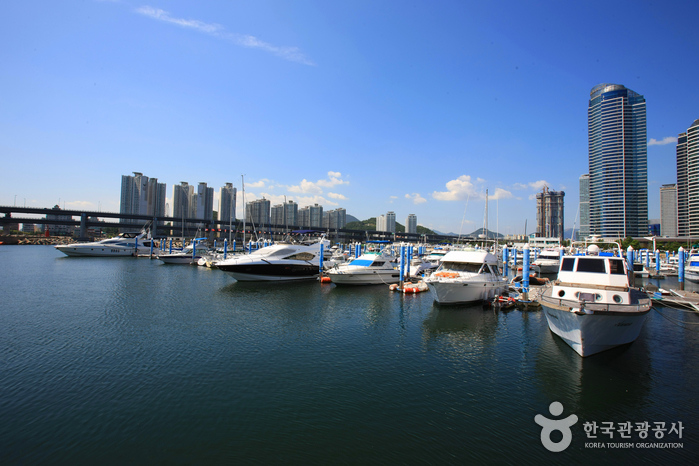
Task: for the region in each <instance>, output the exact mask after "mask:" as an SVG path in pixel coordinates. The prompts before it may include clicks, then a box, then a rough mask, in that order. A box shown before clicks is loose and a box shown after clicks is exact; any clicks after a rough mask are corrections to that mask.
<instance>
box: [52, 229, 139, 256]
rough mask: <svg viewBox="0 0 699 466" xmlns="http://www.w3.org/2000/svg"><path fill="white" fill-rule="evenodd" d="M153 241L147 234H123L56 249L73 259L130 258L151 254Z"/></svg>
mask: <svg viewBox="0 0 699 466" xmlns="http://www.w3.org/2000/svg"><path fill="white" fill-rule="evenodd" d="M151 242H152V240H151V239H150V238H148V237H147V233H146V232H145V231H142V232H141V233H121V234H120V235H119V236H115V237H114V238H109V239H104V240H102V241H95V242H91V243H72V244H59V245H56V246H55V248H56V249H58V250H59V251H61V252H62V253H63V254H65V255H67V256H71V257H129V256H137V255H139V254H150V250H151Z"/></svg>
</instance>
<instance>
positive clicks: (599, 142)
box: [587, 84, 648, 238]
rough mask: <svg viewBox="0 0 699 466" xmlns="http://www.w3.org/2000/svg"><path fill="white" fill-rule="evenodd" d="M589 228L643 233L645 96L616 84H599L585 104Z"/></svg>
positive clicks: (612, 235)
mask: <svg viewBox="0 0 699 466" xmlns="http://www.w3.org/2000/svg"><path fill="white" fill-rule="evenodd" d="M587 122H588V146H589V153H590V159H589V174H590V234H593V235H601V236H603V237H608V238H619V237H621V238H626V237H628V236H636V237H638V236H645V235H647V234H648V157H647V140H646V100H645V98H644V97H643V96H642V95H640V94H637V93H636V92H634V91H632V90H631V89H627V88H626V87H624V86H622V85H620V84H599V85H597V86H595V87H594V88H592V91H590V102H589V105H588V109H587Z"/></svg>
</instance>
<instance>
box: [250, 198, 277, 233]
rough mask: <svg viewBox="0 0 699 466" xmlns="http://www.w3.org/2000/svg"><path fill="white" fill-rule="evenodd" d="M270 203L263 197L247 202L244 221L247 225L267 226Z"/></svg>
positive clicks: (269, 219)
mask: <svg viewBox="0 0 699 466" xmlns="http://www.w3.org/2000/svg"><path fill="white" fill-rule="evenodd" d="M270 207H271V202H270V201H269V200H267V199H265V198H264V197H263V198H262V199H256V200H254V201H251V202H248V203H247V204H246V205H245V221H246V222H247V223H248V225H250V224H253V225H255V226H260V225H269V224H270V221H271V218H270Z"/></svg>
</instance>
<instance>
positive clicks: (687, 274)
mask: <svg viewBox="0 0 699 466" xmlns="http://www.w3.org/2000/svg"><path fill="white" fill-rule="evenodd" d="M670 259H673V258H672V257H671V258H670ZM677 263H678V268H679V259H678V260H677ZM684 278H685V280H687V281H690V282H694V283H699V254H695V253H694V250H693V251H692V253H691V254H690V255H689V259H688V260H687V262H686V263H685V265H684Z"/></svg>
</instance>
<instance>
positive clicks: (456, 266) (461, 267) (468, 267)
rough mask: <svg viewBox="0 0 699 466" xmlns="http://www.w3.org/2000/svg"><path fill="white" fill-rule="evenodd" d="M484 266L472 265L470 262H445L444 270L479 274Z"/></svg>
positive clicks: (443, 264)
mask: <svg viewBox="0 0 699 466" xmlns="http://www.w3.org/2000/svg"><path fill="white" fill-rule="evenodd" d="M481 265H483V264H470V263H468V262H443V263H442V270H444V271H450V272H471V273H478V272H480V270H481Z"/></svg>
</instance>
